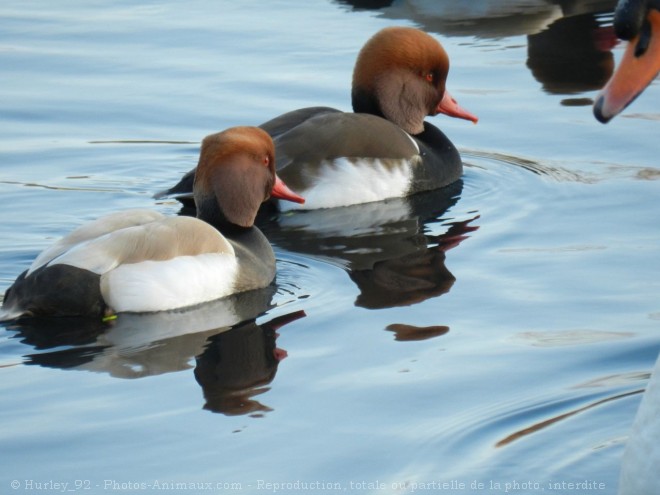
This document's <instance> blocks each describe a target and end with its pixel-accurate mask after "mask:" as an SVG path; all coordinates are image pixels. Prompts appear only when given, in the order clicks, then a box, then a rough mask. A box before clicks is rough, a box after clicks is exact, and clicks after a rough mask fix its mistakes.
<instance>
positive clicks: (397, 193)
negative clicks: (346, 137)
mask: <svg viewBox="0 0 660 495" xmlns="http://www.w3.org/2000/svg"><path fill="white" fill-rule="evenodd" d="M386 162H387V165H386V164H385V163H384V161H383V160H380V159H373V158H369V159H356V160H351V159H348V158H338V159H335V160H333V161H332V162H324V163H322V164H321V166H320V169H319V173H318V176H317V178H316V183H315V184H314V185H313V186H312V187H311V188H310V189H307V190H305V191H300V194H301V195H302V196H304V198H305V204H303V205H300V204H297V203H292V202H290V201H280V208H281V209H282V211H288V210H293V209H306V210H313V209H317V208H335V207H338V206H348V205H353V204H362V203H370V202H372V201H381V200H383V199H387V198H397V197H401V196H405V194H406V192H407V191H408V188H409V186H410V180H411V177H412V166H411V160H406V159H400V160H394V159H390V158H388V159H387V160H386Z"/></svg>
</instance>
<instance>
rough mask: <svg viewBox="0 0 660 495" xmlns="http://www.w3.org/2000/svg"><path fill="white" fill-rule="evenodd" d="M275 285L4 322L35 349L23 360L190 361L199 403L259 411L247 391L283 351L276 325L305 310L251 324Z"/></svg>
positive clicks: (162, 367)
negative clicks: (141, 309)
mask: <svg viewBox="0 0 660 495" xmlns="http://www.w3.org/2000/svg"><path fill="white" fill-rule="evenodd" d="M275 292H276V287H275V286H274V285H272V286H270V287H267V288H266V289H261V290H254V291H250V292H245V293H242V294H237V295H235V296H232V297H229V298H224V299H220V300H218V301H213V302H210V303H207V304H204V305H200V306H197V307H194V308H190V309H185V310H181V311H168V312H160V313H144V314H131V313H123V314H119V315H118V316H117V318H116V319H115V320H112V321H110V322H102V321H100V320H96V319H93V320H92V319H89V318H26V319H21V320H18V321H14V322H11V323H5V326H6V328H7V330H9V331H12V332H15V335H14V338H16V339H19V340H20V341H21V342H22V343H23V344H26V345H29V346H31V347H33V348H34V349H35V351H37V352H34V353H29V354H26V355H24V356H23V362H24V364H26V365H36V366H42V367H46V368H57V369H66V370H79V371H92V372H97V373H107V374H109V375H110V376H113V377H115V378H124V379H135V378H144V377H148V376H155V375H160V374H164V373H172V372H178V371H182V370H188V369H190V368H193V367H194V368H195V370H194V374H195V378H196V380H197V382H198V383H199V385H200V386H201V387H202V389H203V392H204V397H205V399H206V404H205V406H204V407H205V408H206V409H209V410H212V411H217V412H223V413H225V414H245V413H249V412H253V411H266V410H268V408H267V407H266V406H262V405H260V404H259V403H258V402H256V401H254V400H248V399H249V398H250V397H251V396H252V395H255V394H257V393H260V391H264V390H265V389H263V387H264V386H265V385H266V384H268V383H270V382H271V381H272V380H273V379H274V377H275V373H276V371H277V366H278V364H279V362H280V361H281V360H282V359H283V358H285V357H286V351H284V350H282V349H278V348H277V347H276V343H275V341H276V338H277V333H276V330H277V329H278V328H280V327H282V326H283V325H285V324H287V323H290V322H292V321H294V320H297V319H299V318H301V317H303V316H305V315H304V313H303V312H302V311H297V312H293V313H291V314H288V315H283V316H279V317H275V318H271V319H270V320H267V321H265V322H263V323H261V322H260V323H257V321H256V319H257V318H258V317H261V316H264V315H265V314H266V313H267V311H268V310H269V309H271V308H272V303H271V301H272V298H273V296H274V294H275Z"/></svg>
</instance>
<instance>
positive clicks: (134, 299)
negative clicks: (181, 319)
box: [101, 253, 238, 313]
mask: <svg viewBox="0 0 660 495" xmlns="http://www.w3.org/2000/svg"><path fill="white" fill-rule="evenodd" d="M237 271H238V263H237V260H236V257H235V256H234V255H233V254H232V253H209V254H199V255H196V256H179V257H176V258H173V259H170V260H167V261H143V262H141V263H132V264H126V265H121V266H119V267H117V268H115V269H114V270H111V271H109V272H107V273H104V274H103V275H102V276H101V293H102V294H103V299H104V300H105V302H106V304H107V305H108V306H109V307H111V308H112V309H113V310H114V311H115V312H117V313H122V312H149V311H166V310H169V309H176V308H184V307H187V306H193V305H196V304H201V303H203V302H208V301H213V300H215V299H220V298H221V297H225V296H228V295H230V294H232V293H233V292H234V281H235V279H236V274H237Z"/></svg>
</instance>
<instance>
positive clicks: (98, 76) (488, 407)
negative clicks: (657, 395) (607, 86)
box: [0, 0, 660, 494]
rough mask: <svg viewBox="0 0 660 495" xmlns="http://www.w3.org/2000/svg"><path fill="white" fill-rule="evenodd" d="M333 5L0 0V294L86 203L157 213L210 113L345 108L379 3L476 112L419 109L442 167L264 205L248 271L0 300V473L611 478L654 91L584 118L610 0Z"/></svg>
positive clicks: (161, 479) (647, 214) (68, 478)
mask: <svg viewBox="0 0 660 495" xmlns="http://www.w3.org/2000/svg"><path fill="white" fill-rule="evenodd" d="M350 3H351V2H338V1H337V2H332V1H311V2H304V3H303V2H294V1H290V0H289V1H286V0H283V1H279V2H250V1H246V2H196V1H192V2H185V3H181V2H169V1H167V0H164V1H161V2H143V3H141V4H135V3H134V2H103V1H96V2H65V3H63V4H62V5H59V4H58V3H57V2H43V1H42V2H40V1H36V2H22V1H12V0H9V1H5V2H3V5H2V6H0V18H1V19H2V25H3V29H2V30H1V31H0V66H1V67H2V80H3V82H2V104H1V107H2V111H1V112H0V128H1V130H2V132H0V154H1V157H2V163H1V164H0V198H1V199H0V216H1V218H2V222H0V236H1V237H2V239H3V242H2V243H0V292H4V290H5V289H6V288H7V287H9V285H10V284H11V283H12V281H13V280H14V279H15V277H16V276H17V275H18V274H19V273H20V272H22V271H23V270H24V269H26V268H27V267H28V266H29V264H30V262H31V260H32V259H33V258H34V257H35V256H36V255H37V253H38V252H39V251H41V250H42V249H43V248H45V247H46V246H48V245H49V244H51V243H52V242H53V241H54V239H56V238H58V237H59V236H61V235H63V234H65V233H67V232H68V231H70V230H71V229H73V228H75V227H76V226H78V225H80V224H81V223H83V222H85V221H87V220H90V219H92V218H95V217H97V216H99V215H102V214H105V213H108V212H112V211H115V210H119V209H122V208H129V207H153V208H155V209H157V210H160V211H163V212H166V213H170V214H176V213H177V212H178V210H179V207H178V205H177V204H176V203H175V202H169V201H166V202H162V201H161V202H157V201H155V200H154V199H152V194H153V193H154V192H156V191H158V190H160V189H162V188H164V187H166V186H169V185H171V184H172V183H174V182H175V181H176V180H178V178H179V177H180V176H181V175H182V174H183V173H184V172H186V171H187V170H189V169H190V168H192V167H193V166H194V165H195V163H196V159H197V153H198V146H199V142H200V140H201V139H202V137H204V136H205V135H206V134H210V133H212V132H216V131H218V130H221V129H223V128H226V127H229V126H232V125H237V124H254V125H256V124H259V123H261V122H263V121H265V120H268V119H270V118H272V117H273V116H276V115H278V114H280V113H282V112H284V111H287V110H290V109H294V108H298V107H301V106H308V105H319V104H320V105H328V106H335V107H338V108H341V109H346V110H348V109H349V108H350V107H349V105H350V98H349V95H350V78H351V71H352V66H353V62H354V59H355V56H356V53H357V51H358V50H359V48H360V47H361V45H362V44H363V43H364V42H365V41H366V39H367V38H368V37H369V36H370V35H371V34H373V33H374V32H375V31H377V30H378V29H380V28H382V27H384V26H388V25H395V24H396V25H416V26H420V27H422V28H424V29H426V30H427V31H429V32H430V33H432V34H433V35H434V36H436V37H437V38H438V39H439V40H440V41H441V42H442V43H443V44H444V46H445V48H446V49H447V51H448V52H449V54H450V56H451V60H452V68H451V71H450V74H449V79H448V83H447V85H448V88H449V89H450V90H451V92H452V94H453V96H455V97H456V99H457V100H458V101H459V102H460V103H461V105H463V106H464V107H466V108H468V109H469V110H471V111H472V112H474V113H476V114H477V115H478V116H479V117H480V122H479V124H478V125H477V126H473V125H471V124H469V123H466V122H465V121H457V120H454V119H448V118H442V117H438V118H434V119H432V120H433V122H434V123H436V124H437V125H438V126H440V127H441V128H442V129H443V130H444V131H445V132H446V134H447V135H448V136H449V137H450V138H451V139H452V140H453V142H454V143H455V144H456V145H457V147H458V148H459V150H460V151H461V154H462V156H463V160H464V162H465V175H464V177H463V180H462V181H461V182H460V183H458V184H455V185H454V186H452V187H451V188H448V189H447V190H444V191H437V192H433V193H429V194H425V195H421V196H417V197H415V198H413V199H412V200H393V201H388V202H384V203H377V204H369V205H362V206H356V207H351V208H342V209H336V210H326V211H317V212H309V213H298V214H287V215H282V216H280V217H275V218H272V219H269V220H268V221H266V222H264V225H263V230H264V231H265V232H266V233H267V235H268V236H269V237H270V239H271V240H272V242H273V243H274V245H275V250H276V254H277V259H278V266H277V267H278V277H277V284H276V286H275V287H273V288H272V290H266V291H258V292H256V293H253V294H249V295H244V296H241V297H238V298H236V299H230V300H226V301H219V302H217V303H213V304H209V305H207V306H203V307H200V308H197V309H194V310H190V311H185V312H179V313H173V314H158V315H120V317H119V318H118V319H117V320H116V321H115V322H114V323H113V324H111V325H108V326H102V325H90V324H89V323H85V322H76V321H66V322H59V323H54V322H48V321H47V322H34V323H32V324H30V325H27V324H26V325H16V324H5V325H4V326H0V376H1V380H0V404H1V406H0V411H1V412H0V425H1V428H0V451H2V463H1V467H0V473H1V476H0V492H2V493H11V492H12V491H11V490H12V489H16V490H15V491H14V492H19V493H20V492H30V491H35V490H37V489H42V491H50V492H55V491H58V487H59V488H60V489H61V488H65V487H64V485H59V486H56V485H55V483H62V484H63V483H69V485H68V487H67V488H66V489H70V490H73V489H86V490H85V491H87V492H88V493H104V492H107V491H117V490H121V491H123V492H128V493H138V492H145V491H153V490H156V489H163V488H174V489H172V490H169V491H170V492H171V493H176V492H181V493H183V492H186V493H193V492H203V491H211V490H208V489H209V488H211V487H212V490H213V491H229V490H233V491H242V492H245V493H253V492H254V493H256V492H262V493H268V492H271V493H272V492H273V491H275V490H280V492H281V493H294V492H298V493H300V492H309V491H314V492H320V493H325V492H331V491H336V490H337V489H341V490H345V491H356V492H359V493H411V492H413V491H415V490H418V491H421V490H422V489H423V490H424V491H425V492H427V493H428V492H440V493H458V494H462V493H505V492H509V493H511V492H517V493H540V492H541V491H545V492H552V493H607V494H609V493H616V485H617V482H618V477H619V472H618V469H619V464H620V459H621V455H622V452H623V447H624V443H625V441H626V438H627V435H628V432H629V429H630V425H631V423H632V420H633V417H634V415H635V412H636V409H637V407H638V405H639V401H640V397H641V394H640V392H641V391H642V390H643V389H644V387H645V386H646V383H647V381H648V376H649V372H650V370H651V369H652V367H653V363H654V362H655V360H656V357H657V355H658V351H659V350H660V333H659V332H660V302H659V299H658V294H659V293H660V282H658V280H660V278H659V277H658V274H659V273H660V257H659V256H658V247H659V245H660V230H658V225H659V221H658V220H659V216H660V213H659V212H660V199H659V198H660V182H659V181H658V179H660V166H659V165H658V153H657V149H658V146H657V137H658V133H659V131H660V128H659V127H658V121H659V120H660V106H659V104H658V101H660V95H659V91H660V90H659V89H658V86H657V85H656V84H653V85H652V86H651V87H650V88H649V89H648V90H647V91H646V92H645V93H644V94H643V95H642V96H641V97H640V98H638V100H636V101H635V103H634V104H633V105H632V106H631V107H629V109H628V110H626V111H625V112H624V113H623V114H622V115H621V116H619V117H617V118H616V119H615V120H614V121H612V122H611V123H610V124H608V125H607V126H603V125H601V124H599V123H597V122H596V120H595V119H594V118H593V116H592V113H591V107H590V103H591V100H592V99H593V98H594V96H595V94H596V91H597V89H598V88H599V87H601V86H602V85H603V84H604V82H605V80H606V79H607V77H608V76H609V74H610V73H611V70H612V67H613V65H614V64H615V63H616V61H618V60H619V58H620V56H621V53H622V48H623V47H622V46H621V45H616V46H614V43H613V37H612V30H611V27H610V26H609V24H608V22H610V21H611V15H609V14H608V12H611V10H612V8H613V4H614V2H613V1H584V2H579V1H575V2H561V3H562V4H563V5H564V7H563V8H562V7H560V6H559V5H555V4H554V3H552V2H517V1H505V0H502V1H499V2H436V3H432V2H427V3H424V2H419V5H418V4H417V2H412V1H410V2H405V1H394V2H383V3H385V4H388V3H391V5H389V6H386V7H383V8H370V9H364V8H356V7H354V6H352V5H350ZM557 3H558V4H559V2H557ZM48 483H50V485H49V484H48ZM570 483H574V484H576V485H573V486H574V488H568V486H569V484H570ZM578 483H582V484H583V485H577V484H578ZM190 484H196V485H194V486H193V485H190ZM575 487H578V488H579V490H582V491H579V490H578V488H575ZM184 488H188V489H187V490H184ZM193 488H194V489H193Z"/></svg>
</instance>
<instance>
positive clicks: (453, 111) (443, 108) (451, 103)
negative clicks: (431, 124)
mask: <svg viewBox="0 0 660 495" xmlns="http://www.w3.org/2000/svg"><path fill="white" fill-rule="evenodd" d="M435 111H436V112H437V113H444V114H445V115H449V116H450V117H456V118H459V119H465V120H469V121H470V122H472V123H473V124H476V123H477V122H478V121H479V117H477V116H476V115H474V114H473V113H470V112H468V111H467V110H465V109H464V108H462V107H461V106H460V105H459V104H458V103H457V102H456V100H455V99H454V98H453V97H452V96H451V95H450V94H449V91H447V90H445V94H444V96H443V97H442V100H441V101H440V103H438V106H437V107H436V108H435Z"/></svg>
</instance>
